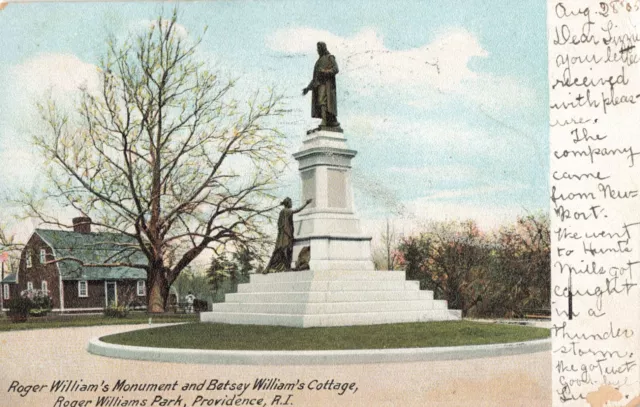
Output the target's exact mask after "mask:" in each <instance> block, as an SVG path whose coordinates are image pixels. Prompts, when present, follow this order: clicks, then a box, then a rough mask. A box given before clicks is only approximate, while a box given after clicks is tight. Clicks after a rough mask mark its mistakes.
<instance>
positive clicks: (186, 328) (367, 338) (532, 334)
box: [101, 321, 550, 350]
mask: <svg viewBox="0 0 640 407" xmlns="http://www.w3.org/2000/svg"><path fill="white" fill-rule="evenodd" d="M549 336H550V332H549V330H548V329H543V328H532V327H526V326H514V325H504V324H488V323H479V322H471V321H448V322H423V323H406V324H389V325H367V326H348V327H329V328H288V327H278V326H254V325H226V324H210V323H192V324H184V325H174V326H167V327H160V328H151V329H143V330H137V331H134V332H125V333H121V334H116V335H109V336H105V337H103V338H101V340H102V341H104V342H108V343H114V344H121V345H133V346H150V347H159V348H181V349H227V350H231V349H233V350H330V349H331V350H340V349H385V348H387V349H392V348H423V347H424V348H426V347H435V346H461V345H482V344H490V343H505V342H520V341H528V340H534V339H544V338H548V337H549Z"/></svg>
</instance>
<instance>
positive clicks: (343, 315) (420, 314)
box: [200, 270, 460, 327]
mask: <svg viewBox="0 0 640 407" xmlns="http://www.w3.org/2000/svg"><path fill="white" fill-rule="evenodd" d="M225 300H226V302H224V303H218V304H213V307H212V311H210V312H203V313H201V314H200V320H201V321H202V322H214V323H229V324H251V325H283V326H292V327H312V326H344V325H369V324H388V323H401V322H421V321H444V320H458V319H460V311H456V310H449V309H447V302H446V301H444V300H434V299H433V292H432V291H422V290H420V286H419V283H418V282H417V281H407V280H405V273H404V272H402V271H337V270H325V271H302V272H287V273H274V274H266V275H262V274H256V275H251V277H250V280H249V283H247V284H240V285H239V286H238V293H234V294H227V295H226V296H225Z"/></svg>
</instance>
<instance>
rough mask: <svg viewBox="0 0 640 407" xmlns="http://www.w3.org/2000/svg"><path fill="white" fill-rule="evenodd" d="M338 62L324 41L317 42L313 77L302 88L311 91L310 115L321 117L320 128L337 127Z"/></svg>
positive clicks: (305, 91) (303, 90)
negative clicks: (316, 56) (316, 58)
mask: <svg viewBox="0 0 640 407" xmlns="http://www.w3.org/2000/svg"><path fill="white" fill-rule="evenodd" d="M337 74H338V64H337V63H336V59H335V57H334V56H333V55H331V54H330V53H329V51H328V50H327V45H326V44H325V43H324V42H319V43H318V60H317V61H316V64H315V66H314V67H313V79H311V82H309V85H308V86H307V87H306V88H304V89H302V94H303V95H306V94H307V93H308V92H309V91H311V117H314V118H320V119H322V123H321V124H320V127H319V128H318V129H321V128H328V130H331V129H339V128H340V123H338V120H337V117H338V99H337V97H336V75H337Z"/></svg>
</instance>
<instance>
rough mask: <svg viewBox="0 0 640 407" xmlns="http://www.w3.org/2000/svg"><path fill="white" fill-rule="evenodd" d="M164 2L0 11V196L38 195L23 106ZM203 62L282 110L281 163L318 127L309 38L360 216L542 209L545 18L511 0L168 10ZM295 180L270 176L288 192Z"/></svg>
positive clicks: (293, 191) (67, 89)
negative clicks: (329, 71)
mask: <svg viewBox="0 0 640 407" xmlns="http://www.w3.org/2000/svg"><path fill="white" fill-rule="evenodd" d="M174 4H175V3H167V4H164V5H163V4H161V3H154V2H142V3H36V4H24V3H23V4H9V5H8V7H6V8H5V9H3V10H1V11H0V89H2V90H3V91H2V92H1V93H0V159H2V162H3V164H4V165H3V170H2V171H4V172H5V173H4V175H3V177H2V181H1V182H2V184H1V189H0V191H2V192H3V193H4V194H5V195H9V196H10V195H12V194H13V193H14V192H15V191H16V190H17V188H18V187H27V188H37V187H38V185H39V179H40V177H39V171H41V169H39V167H38V166H37V165H35V163H36V162H37V157H36V156H35V153H34V152H33V151H32V149H31V147H30V144H29V136H28V135H29V129H30V127H31V125H32V123H33V120H34V115H33V102H34V100H36V99H37V98H38V97H40V95H41V93H42V92H43V91H44V90H45V89H54V91H55V92H58V93H59V94H62V95H65V94H72V93H73V91H74V89H75V88H77V86H78V85H80V84H81V83H82V81H83V80H84V81H87V80H88V81H89V82H90V81H91V76H92V75H94V74H95V68H94V66H95V65H97V64H98V63H99V59H100V56H101V55H102V54H103V52H104V50H105V40H106V38H107V35H108V34H113V35H115V36H116V38H124V37H125V36H127V35H128V33H130V32H132V31H135V30H136V29H137V28H139V27H143V26H144V24H148V22H149V21H150V20H153V19H155V18H157V16H158V15H159V14H160V13H163V12H164V14H165V15H166V16H168V15H170V12H171V9H172V7H173V5H174ZM178 9H179V23H180V24H181V25H182V26H183V27H184V30H185V31H186V33H188V35H189V36H193V37H197V36H199V35H200V34H201V33H202V32H203V29H204V27H205V26H207V27H208V30H207V31H206V33H205V34H204V36H203V42H202V44H201V49H200V52H201V55H202V57H203V58H206V59H209V60H210V61H211V62H212V63H215V64H217V66H218V67H220V69H221V70H223V71H224V72H228V73H230V74H231V75H232V76H234V77H239V78H240V86H241V87H245V88H246V89H247V90H249V89H261V88H262V89H264V88H265V87H267V86H274V87H275V88H276V89H277V90H278V91H280V92H282V93H283V94H284V95H285V96H286V102H287V104H288V106H289V107H290V109H291V113H290V115H289V117H286V118H285V119H284V121H283V124H282V127H281V128H282V130H284V131H285V132H286V134H287V135H288V137H289V139H290V141H291V152H294V151H295V149H296V148H297V145H298V144H299V142H300V140H301V138H302V136H303V134H304V132H305V131H306V130H307V129H309V128H311V127H314V126H315V125H316V122H315V121H314V120H312V119H311V118H310V117H309V115H310V112H309V104H310V102H309V96H307V97H302V96H301V95H300V91H301V89H302V88H303V87H304V86H306V85H307V83H308V81H309V80H310V77H311V72H312V69H313V63H314V61H315V59H316V53H315V43H316V42H317V41H325V42H326V43H327V46H328V48H329V51H331V52H332V53H333V54H334V55H335V56H336V59H337V61H338V65H339V67H340V74H339V75H338V85H337V86H338V108H339V120H340V122H341V123H342V126H343V128H344V130H345V135H346V136H347V139H348V143H349V144H350V146H351V147H352V148H354V149H356V150H358V156H357V157H356V159H354V161H353V165H354V170H353V171H354V174H353V181H354V193H355V202H356V205H357V207H358V210H359V213H360V214H361V216H362V217H363V218H364V219H365V220H368V221H371V222H373V221H375V220H376V219H377V220H382V219H384V218H385V217H386V216H389V214H394V213H395V214H396V216H397V217H398V218H399V219H405V220H408V221H409V222H415V221H417V220H426V219H435V220H441V219H452V218H473V219H476V220H478V222H479V223H480V224H481V225H482V226H485V227H492V226H496V225H499V224H501V223H503V222H507V221H510V220H513V219H514V218H515V216H516V215H518V214H524V213H526V212H535V211H539V210H544V211H546V210H547V206H548V205H547V202H548V200H547V196H546V195H547V177H548V116H547V106H548V103H547V98H548V96H547V53H546V33H545V24H546V16H545V7H544V3H543V2H533V1H526V2H525V1H519V2H499V1H490V2H487V1H471V0H465V1H464V2H450V1H444V0H441V1H415V2H409V1H406V2H405V1H398V2H389V1H326V0H325V1H259V2H258V1H216V2H183V3H179V6H178ZM298 182H299V181H298V175H297V171H296V165H295V162H294V161H293V159H292V165H291V170H290V171H289V172H288V173H287V174H285V175H284V177H283V180H282V191H283V194H287V195H291V196H293V197H297V196H298V195H299V185H298Z"/></svg>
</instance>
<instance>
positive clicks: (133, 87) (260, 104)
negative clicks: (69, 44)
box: [22, 10, 284, 312]
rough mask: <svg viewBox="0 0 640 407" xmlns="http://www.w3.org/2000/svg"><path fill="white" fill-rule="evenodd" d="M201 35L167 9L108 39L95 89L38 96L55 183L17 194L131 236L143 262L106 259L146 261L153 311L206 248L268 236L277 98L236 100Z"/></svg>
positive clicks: (277, 139) (276, 156)
mask: <svg viewBox="0 0 640 407" xmlns="http://www.w3.org/2000/svg"><path fill="white" fill-rule="evenodd" d="M199 43H200V40H190V39H189V38H188V37H186V35H185V34H184V30H182V29H179V26H178V25H177V13H176V12H175V10H174V12H173V15H172V16H171V17H170V18H169V19H163V18H162V17H160V18H158V19H157V20H156V21H155V23H153V24H151V25H150V26H149V27H148V29H147V31H146V32H144V33H142V34H140V35H137V37H135V39H133V40H129V39H127V40H125V41H124V42H117V41H115V40H110V41H109V42H108V46H107V52H106V55H105V57H104V58H103V60H102V61H101V63H100V70H99V74H100V85H101V86H100V89H99V90H98V91H91V90H90V89H82V90H81V93H82V97H81V99H80V101H79V103H78V106H77V107H78V110H77V112H76V114H75V115H71V114H68V113H65V112H63V111H61V109H59V108H58V107H57V106H56V104H55V103H54V102H52V101H47V102H46V103H43V104H41V105H40V111H41V113H42V117H43V119H44V123H45V131H42V132H40V133H38V134H37V135H36V136H35V138H34V139H35V144H36V146H37V147H38V148H39V149H40V151H42V152H43V153H44V155H45V157H46V159H47V160H48V162H49V163H50V164H49V166H48V178H49V181H50V184H51V185H50V188H49V189H48V190H47V191H45V194H44V195H43V196H39V197H34V196H33V195H25V197H24V199H23V202H22V203H23V205H24V206H25V207H26V208H28V211H29V213H28V215H30V216H37V217H39V218H40V219H41V221H42V222H43V223H45V224H51V225H57V226H66V227H68V226H69V225H68V224H66V223H65V222H62V221H60V220H59V219H58V218H57V217H56V216H52V215H51V214H50V213H48V212H47V211H46V210H44V209H43V208H44V205H43V203H44V202H47V200H49V199H53V200H55V201H56V202H58V204H63V205H67V206H70V207H72V208H75V209H76V210H77V211H79V212H80V213H82V214H83V215H87V216H90V217H91V218H92V219H93V221H94V224H95V225H97V226H98V227H99V228H101V229H102V230H109V231H115V232H118V233H121V234H124V235H127V236H129V237H130V238H132V239H134V240H135V243H134V244H133V246H134V248H135V249H137V250H139V251H141V252H142V253H143V254H144V258H146V261H145V262H134V261H131V260H129V258H130V257H127V258H123V259H120V260H119V261H117V262H113V263H110V264H104V265H102V266H105V265H106V266H128V267H137V268H142V269H144V270H146V271H147V286H148V296H147V299H148V310H149V311H150V312H163V311H164V309H165V306H166V302H167V297H168V293H169V287H170V286H171V284H172V283H173V282H174V281H175V279H176V278H177V277H178V275H179V274H180V272H181V271H183V270H184V269H185V267H187V266H188V265H189V264H190V263H191V262H192V261H193V260H194V259H195V258H196V257H197V256H198V255H200V254H201V253H202V252H203V251H204V250H206V249H207V248H210V247H211V246H212V245H216V246H222V247H224V246H229V245H235V244H242V245H250V244H252V243H254V242H256V241H260V239H262V238H263V237H264V236H263V234H262V225H263V222H264V221H265V219H266V217H267V215H268V213H269V211H270V210H271V209H272V206H273V205H272V201H270V199H271V198H272V196H271V192H272V188H273V187H274V183H275V180H276V178H277V175H278V174H279V173H280V171H281V169H282V164H283V162H284V148H283V139H284V138H283V136H282V134H280V132H278V131H277V130H276V129H275V128H274V126H273V124H272V121H271V118H274V117H277V116H279V115H281V113H282V110H281V109H280V108H279V106H280V98H279V97H278V96H276V95H274V94H273V93H272V92H270V91H269V92H268V94H266V95H265V96H264V97H261V96H260V95H259V93H258V92H256V93H254V94H253V96H251V97H249V99H248V100H246V101H244V102H243V103H240V102H239V101H238V100H236V98H234V97H233V96H232V89H234V85H235V82H234V81H233V80H225V79H223V78H221V77H220V76H219V75H218V74H217V73H215V72H213V71H211V70H209V69H208V67H207V64H206V63H204V62H203V61H201V60H200V59H199V58H198V53H197V48H198V45H199ZM129 245H131V244H129ZM60 260H62V259H58V261H60ZM64 260H74V259H71V258H70V259H64ZM75 260H77V259H75Z"/></svg>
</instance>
